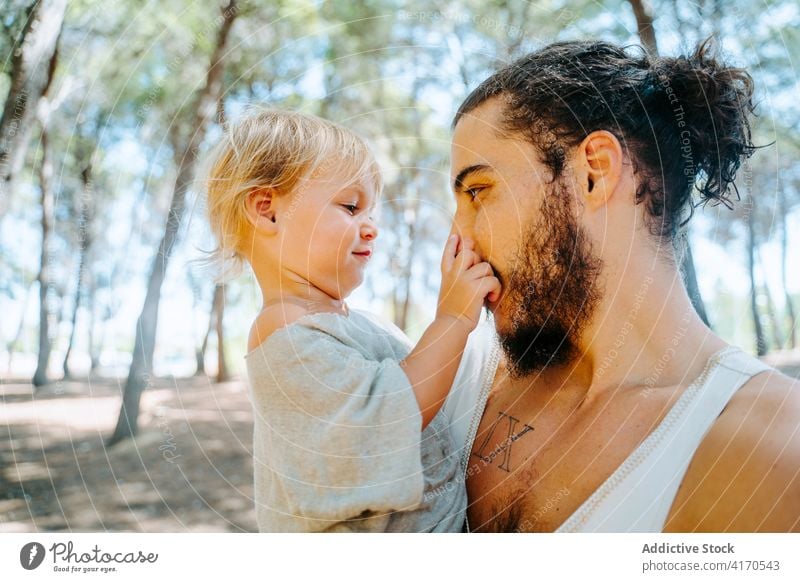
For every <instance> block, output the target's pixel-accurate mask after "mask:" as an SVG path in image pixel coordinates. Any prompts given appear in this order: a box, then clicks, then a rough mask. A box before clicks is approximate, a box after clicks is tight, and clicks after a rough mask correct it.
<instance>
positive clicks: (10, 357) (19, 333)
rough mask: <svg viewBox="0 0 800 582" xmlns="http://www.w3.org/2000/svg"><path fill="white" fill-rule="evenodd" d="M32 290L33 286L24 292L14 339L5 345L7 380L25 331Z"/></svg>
mask: <svg viewBox="0 0 800 582" xmlns="http://www.w3.org/2000/svg"><path fill="white" fill-rule="evenodd" d="M32 289H33V285H30V286H29V287H28V289H27V291H25V301H24V302H23V303H22V310H21V311H20V312H19V325H18V326H17V331H16V333H15V334H14V339H12V340H11V341H10V342H8V344H6V346H7V347H6V351H7V352H8V367H7V368H6V376H7V377H9V378H10V377H11V366H12V364H13V362H14V351H15V350H16V348H17V344H18V343H19V340H20V338H21V337H22V332H23V330H24V329H25V314H26V313H28V303H29V302H30V299H31V290H32Z"/></svg>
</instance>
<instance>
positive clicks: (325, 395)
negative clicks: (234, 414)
mask: <svg viewBox="0 0 800 582" xmlns="http://www.w3.org/2000/svg"><path fill="white" fill-rule="evenodd" d="M278 333H280V334H282V335H281V337H280V338H279V340H278V341H270V340H272V338H270V340H268V341H267V342H265V343H264V344H262V346H261V348H259V349H257V350H256V351H254V352H253V353H251V354H250V355H248V358H247V365H248V372H249V376H250V390H251V398H252V402H253V409H254V416H255V418H254V421H255V431H254V454H255V464H256V466H255V486H256V506H257V514H258V522H259V528H260V529H261V530H262V531H324V530H326V529H331V528H335V529H341V527H336V526H337V524H338V525H339V526H341V524H340V523H339V522H344V521H348V520H355V522H358V521H364V518H365V517H370V516H375V515H388V514H389V513H390V512H392V511H396V510H409V509H413V508H414V507H415V506H417V505H419V504H420V503H421V501H422V496H423V488H424V478H423V468H422V460H421V451H420V433H421V425H422V417H421V414H420V411H419V406H418V404H417V400H416V397H415V396H414V392H413V390H412V387H411V385H410V383H409V381H408V377H407V376H406V374H405V372H404V371H403V370H402V368H401V365H400V362H399V359H397V358H395V357H389V358H385V359H382V360H373V359H370V358H369V357H368V354H366V353H365V351H364V350H362V349H359V348H358V346H352V345H347V344H346V343H343V342H342V341H341V340H340V339H339V338H336V337H334V336H333V335H330V334H328V333H326V332H325V331H322V330H320V329H315V328H313V327H308V326H305V325H291V326H289V327H288V328H285V329H284V330H280V332H278ZM378 521H380V519H379V520H378Z"/></svg>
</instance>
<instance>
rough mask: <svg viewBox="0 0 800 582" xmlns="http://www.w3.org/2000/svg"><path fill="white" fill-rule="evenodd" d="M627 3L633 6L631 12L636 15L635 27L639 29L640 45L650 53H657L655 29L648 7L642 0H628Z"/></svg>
mask: <svg viewBox="0 0 800 582" xmlns="http://www.w3.org/2000/svg"><path fill="white" fill-rule="evenodd" d="M628 3H629V4H630V5H631V8H633V14H634V16H635V17H636V28H637V29H638V31H639V38H640V39H641V41H642V45H644V48H645V49H647V52H649V53H650V54H651V55H653V56H655V55H658V44H657V43H656V31H655V28H653V15H652V13H651V12H650V9H649V7H647V6H645V4H644V0H628Z"/></svg>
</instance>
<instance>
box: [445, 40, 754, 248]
mask: <svg viewBox="0 0 800 582" xmlns="http://www.w3.org/2000/svg"><path fill="white" fill-rule="evenodd" d="M494 97H498V98H502V99H503V103H504V120H503V123H504V125H505V127H504V128H503V129H504V130H505V131H507V132H510V133H512V134H515V133H520V134H523V135H525V136H526V137H527V138H528V139H529V140H530V141H531V143H533V144H534V145H535V146H536V147H537V149H538V150H539V152H540V155H541V160H542V162H543V163H544V164H546V166H547V167H548V168H549V169H550V171H551V172H552V178H553V180H556V179H558V178H559V177H560V176H561V175H562V173H563V170H564V165H565V163H566V152H567V148H569V147H575V146H577V145H578V144H580V142H581V141H582V140H583V139H584V138H585V137H586V136H587V135H589V134H590V133H591V132H593V131H597V130H607V131H610V132H611V133H613V134H614V135H616V136H617V138H618V139H619V140H620V142H621V143H622V144H623V147H625V148H626V150H627V152H628V157H629V159H630V160H631V161H632V163H633V168H634V172H635V173H636V177H637V179H638V182H639V186H638V188H637V191H636V203H637V204H638V203H641V202H644V203H645V205H646V208H647V211H648V215H649V224H648V226H649V227H650V231H651V232H652V233H653V234H654V235H656V236H660V237H663V238H665V239H668V240H672V239H673V238H674V237H675V235H676V233H677V232H678V230H679V228H680V227H682V226H684V225H685V224H686V223H687V222H688V220H689V218H691V215H692V211H693V208H694V206H695V202H694V201H693V200H692V194H693V190H694V189H695V188H696V189H697V191H698V192H699V200H698V201H697V204H704V203H707V202H709V201H714V202H715V203H723V204H725V205H726V206H729V207H730V206H731V205H732V202H731V200H730V197H729V193H730V190H731V186H732V185H733V190H734V192H736V187H735V184H734V183H733V180H734V177H735V175H736V171H737V170H738V169H739V165H740V164H741V161H742V159H743V158H745V157H749V156H750V155H752V153H753V152H754V151H755V149H756V146H754V145H753V143H752V140H751V136H750V122H749V116H750V114H752V113H753V109H754V105H753V80H752V78H751V77H750V75H749V74H748V73H747V72H746V71H745V70H743V69H740V68H734V67H730V66H727V65H726V64H724V63H722V62H721V61H720V60H719V59H718V57H717V55H716V50H715V46H714V44H713V42H712V41H711V39H708V40H706V41H705V42H703V43H702V44H701V45H700V46H699V47H698V48H697V49H696V50H695V51H694V53H693V54H691V55H690V56H681V57H675V58H673V57H654V56H650V55H648V54H647V52H646V51H644V50H643V49H641V48H640V47H619V46H616V45H613V44H611V43H608V42H601V41H573V42H558V43H554V44H551V45H548V46H546V47H544V48H543V49H541V50H538V51H536V52H534V53H531V54H529V55H526V56H524V57H522V58H520V59H518V60H517V61H515V62H513V63H511V64H510V65H508V66H506V67H504V68H503V69H501V70H499V71H497V72H496V73H495V74H493V75H492V76H491V77H489V78H488V79H486V80H485V81H484V82H483V83H481V84H480V86H478V87H477V88H476V89H475V90H474V91H472V93H471V94H470V95H469V96H468V97H467V99H466V100H465V101H464V103H462V104H461V107H460V108H459V110H458V112H457V114H456V117H455V120H454V121H453V126H455V125H456V124H457V123H458V121H459V119H460V118H461V117H462V116H463V115H465V114H467V113H469V112H470V111H472V110H473V109H475V108H477V107H478V106H480V105H481V104H482V103H484V102H485V101H487V100H489V99H491V98H494ZM736 194H737V197H738V192H737V193H736Z"/></svg>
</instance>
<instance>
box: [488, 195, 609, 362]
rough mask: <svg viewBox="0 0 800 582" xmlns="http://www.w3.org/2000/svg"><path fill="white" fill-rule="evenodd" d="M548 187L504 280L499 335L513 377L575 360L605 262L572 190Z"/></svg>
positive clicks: (595, 298)
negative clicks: (576, 209)
mask: <svg viewBox="0 0 800 582" xmlns="http://www.w3.org/2000/svg"><path fill="white" fill-rule="evenodd" d="M549 190H550V191H549V192H548V193H547V194H546V195H545V198H544V199H543V200H542V204H541V207H540V217H541V218H540V221H539V224H535V225H532V227H531V228H530V230H529V231H528V232H527V233H524V235H523V237H522V240H521V241H520V247H519V250H518V255H517V256H516V257H515V260H514V262H513V263H512V265H513V266H512V268H511V273H510V274H509V275H508V276H507V277H504V279H506V280H505V281H503V284H504V285H505V286H507V291H506V296H505V297H504V298H503V307H502V312H503V314H504V315H505V316H506V317H507V321H506V323H504V324H503V326H502V328H503V329H499V328H498V335H499V337H500V344H501V346H502V348H503V351H504V352H505V355H506V359H507V362H506V365H507V370H508V373H509V375H510V376H511V377H512V378H521V377H524V376H527V375H528V374H531V373H532V372H536V371H539V370H542V369H543V368H545V367H546V366H553V365H560V364H567V363H569V362H572V361H574V359H575V358H576V357H577V355H578V354H579V348H580V339H581V335H582V333H583V332H584V331H585V329H586V326H587V324H588V323H589V321H590V320H591V317H592V314H593V313H594V310H595V308H596V306H597V303H598V302H599V300H600V297H601V291H600V289H599V283H598V277H599V275H600V272H601V270H602V261H601V259H600V258H599V257H597V256H595V255H594V253H593V252H592V249H591V245H590V242H589V239H588V237H587V235H586V233H585V232H583V230H582V229H581V228H580V227H579V226H578V223H577V219H576V217H575V215H574V213H573V210H572V206H573V204H572V202H571V201H570V199H569V192H568V191H566V190H565V189H564V188H563V187H560V186H559V184H558V183H556V185H554V187H553V188H552V189H549Z"/></svg>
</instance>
